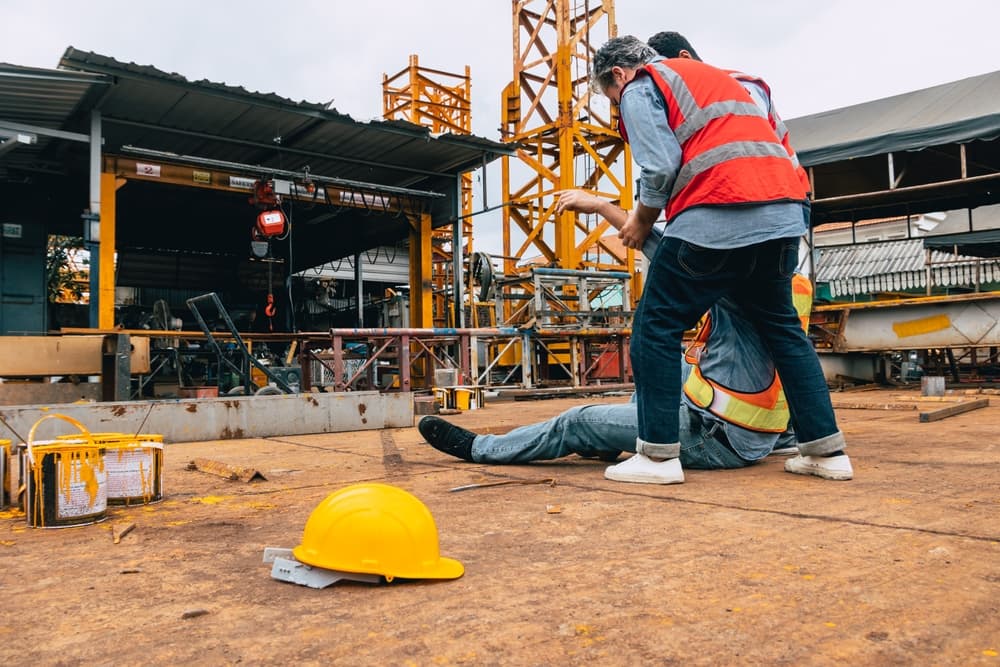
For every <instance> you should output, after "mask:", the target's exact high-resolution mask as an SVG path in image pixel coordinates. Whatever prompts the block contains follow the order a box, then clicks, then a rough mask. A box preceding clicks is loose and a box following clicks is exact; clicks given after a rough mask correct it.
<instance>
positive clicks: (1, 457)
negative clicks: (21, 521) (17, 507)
mask: <svg viewBox="0 0 1000 667" xmlns="http://www.w3.org/2000/svg"><path fill="white" fill-rule="evenodd" d="M9 457H10V440H4V439H3V438H0V510H2V509H7V505H10V465H9V463H8V461H9V460H10V459H9Z"/></svg>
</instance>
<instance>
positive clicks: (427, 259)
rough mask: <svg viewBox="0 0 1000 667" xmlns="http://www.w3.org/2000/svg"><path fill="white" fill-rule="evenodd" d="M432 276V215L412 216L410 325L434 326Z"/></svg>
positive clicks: (417, 326) (418, 326)
mask: <svg viewBox="0 0 1000 667" xmlns="http://www.w3.org/2000/svg"><path fill="white" fill-rule="evenodd" d="M433 288H434V282H433V279H432V277H431V215H430V213H421V214H420V217H419V219H417V218H412V217H411V218H410V326H411V327H414V328H420V327H431V326H433V315H434V307H433V304H434V302H433V299H432V297H433Z"/></svg>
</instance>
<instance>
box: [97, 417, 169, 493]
mask: <svg viewBox="0 0 1000 667" xmlns="http://www.w3.org/2000/svg"><path fill="white" fill-rule="evenodd" d="M94 442H95V443H97V444H98V445H99V446H101V447H103V448H104V450H105V451H104V467H105V468H106V469H107V471H108V504H109V505H148V504H150V503H156V502H159V501H161V500H163V436H162V435H152V434H150V435H146V434H139V435H122V436H115V437H104V438H102V437H100V436H96V437H95V438H94Z"/></svg>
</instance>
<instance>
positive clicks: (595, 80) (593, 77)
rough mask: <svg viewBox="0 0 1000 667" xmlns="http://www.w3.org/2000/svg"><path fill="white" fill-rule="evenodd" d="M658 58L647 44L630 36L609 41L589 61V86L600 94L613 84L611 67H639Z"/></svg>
mask: <svg viewBox="0 0 1000 667" xmlns="http://www.w3.org/2000/svg"><path fill="white" fill-rule="evenodd" d="M659 57H660V56H659V54H657V53H656V51H654V50H653V49H652V48H651V47H650V46H649V45H648V44H646V43H645V42H643V41H642V40H640V39H638V38H636V37H633V36H632V35H626V36H624V37H614V38H612V39H609V40H608V41H607V42H605V43H604V46H602V47H601V48H600V49H598V50H597V53H595V54H594V57H593V59H591V61H590V85H591V87H592V88H593V89H594V90H596V91H598V92H601V91H603V90H604V89H605V88H607V87H608V86H610V85H611V84H612V83H614V77H613V76H612V74H611V68H612V67H633V68H634V67H640V66H642V65H645V64H646V63H648V62H649V61H650V60H654V59H656V58H659Z"/></svg>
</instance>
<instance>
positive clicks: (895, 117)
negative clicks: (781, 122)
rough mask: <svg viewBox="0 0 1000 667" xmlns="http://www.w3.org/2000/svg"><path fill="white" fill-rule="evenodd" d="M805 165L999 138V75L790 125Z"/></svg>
mask: <svg viewBox="0 0 1000 667" xmlns="http://www.w3.org/2000/svg"><path fill="white" fill-rule="evenodd" d="M787 125H788V129H789V132H790V133H791V139H792V146H793V147H794V148H795V151H796V153H797V154H798V156H799V160H800V162H801V163H802V164H803V165H804V166H807V167H809V166H814V165H819V164H828V163H830V162H837V161H839V160H847V159H851V158H858V157H865V156H869V155H880V154H883V153H890V152H893V151H907V150H919V149H921V148H926V147H928V146H939V145H941V144H949V143H962V142H967V141H972V140H974V139H995V138H996V137H998V136H1000V71H997V72H991V73H989V74H981V75H979V76H973V77H969V78H968V79H962V80H960V81H953V82H951V83H945V84H941V85H939V86H934V87H932V88H925V89H923V90H916V91H913V92H910V93H904V94H902V95H895V96H893V97H886V98H884V99H881V100H874V101H872V102H865V103H863V104H855V105H853V106H849V107H843V108H840V109H833V110H832V111H824V112H822V113H817V114H813V115H811V116H803V117H801V118H793V119H791V120H789V121H788V122H787Z"/></svg>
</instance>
